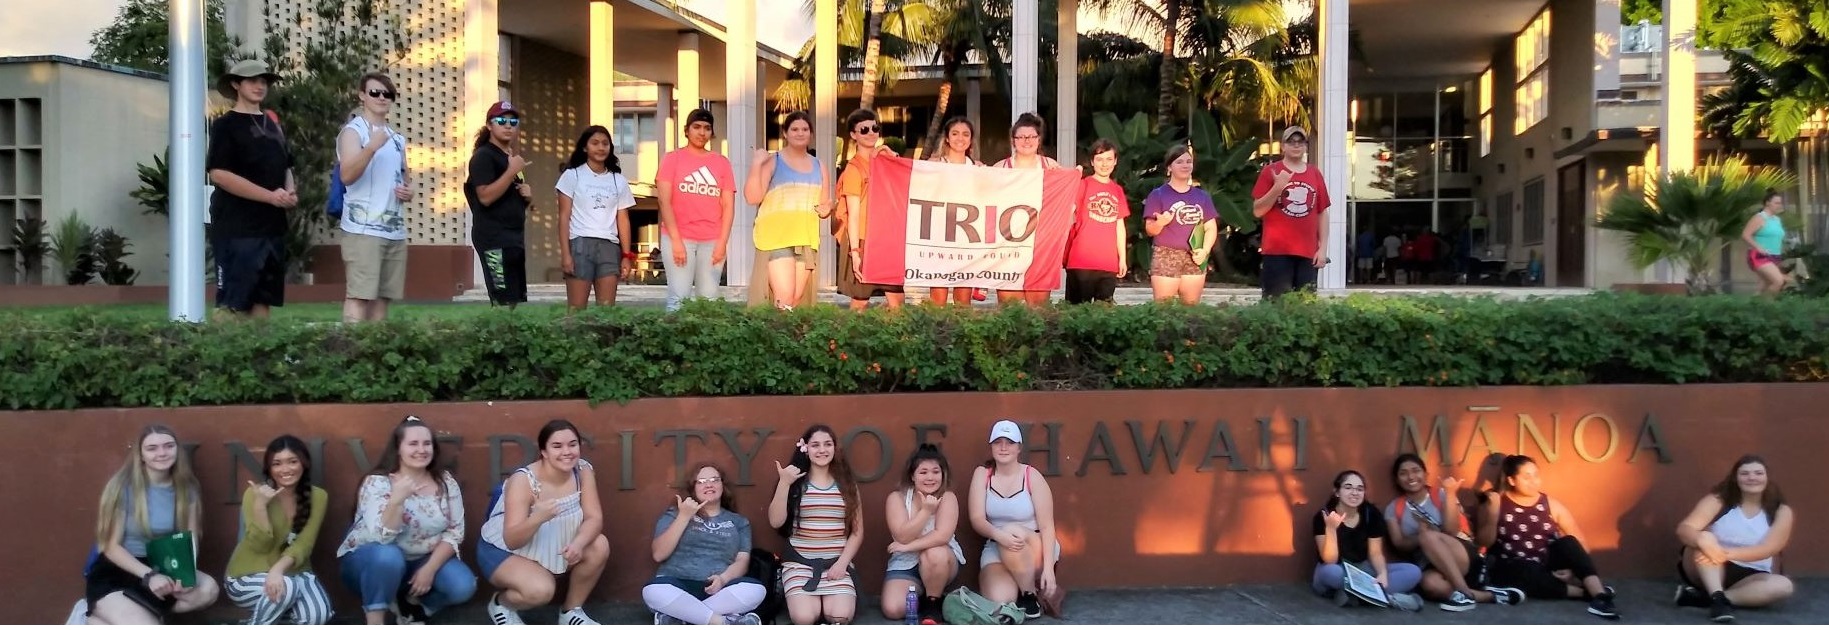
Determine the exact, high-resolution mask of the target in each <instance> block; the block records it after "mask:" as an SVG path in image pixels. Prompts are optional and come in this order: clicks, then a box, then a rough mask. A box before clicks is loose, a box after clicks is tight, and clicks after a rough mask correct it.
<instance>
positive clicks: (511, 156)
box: [464, 101, 533, 308]
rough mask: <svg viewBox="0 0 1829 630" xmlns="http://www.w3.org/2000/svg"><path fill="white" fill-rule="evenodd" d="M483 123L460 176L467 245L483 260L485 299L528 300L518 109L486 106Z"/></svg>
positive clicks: (527, 199)
mask: <svg viewBox="0 0 1829 630" xmlns="http://www.w3.org/2000/svg"><path fill="white" fill-rule="evenodd" d="M484 119H485V121H486V123H485V124H484V125H483V128H482V129H481V130H480V131H477V132H476V152H475V153H473V154H471V156H470V175H469V177H468V178H467V179H465V180H464V200H465V201H467V202H469V204H470V214H471V222H472V225H471V228H470V243H471V245H472V246H474V247H475V248H476V255H477V257H479V258H481V259H482V261H483V284H484V285H485V286H487V287H488V290H489V303H490V304H492V305H495V306H507V307H509V308H514V307H515V306H517V305H519V304H521V303H522V302H526V301H527V213H528V212H529V211H531V210H532V209H533V188H532V187H530V186H528V185H527V182H526V180H525V179H523V178H522V177H521V171H524V170H526V169H527V158H525V157H522V156H521V149H520V138H521V112H520V110H517V109H515V108H514V104H513V103H510V102H508V101H501V102H499V103H496V104H494V105H491V106H489V113H488V114H487V115H486V116H485V117H484Z"/></svg>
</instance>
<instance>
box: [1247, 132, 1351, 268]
mask: <svg viewBox="0 0 1829 630" xmlns="http://www.w3.org/2000/svg"><path fill="white" fill-rule="evenodd" d="M1282 139H1283V141H1282V148H1283V159H1282V160H1279V161H1276V162H1272V163H1270V164H1268V165H1265V166H1264V170H1262V171H1259V172H1258V175H1257V185H1255V186H1253V187H1252V188H1251V199H1252V201H1251V213H1252V214H1253V215H1256V216H1257V218H1258V219H1259V220H1261V221H1263V222H1264V242H1263V246H1262V252H1263V254H1264V269H1263V277H1262V284H1263V293H1264V297H1265V298H1274V297H1277V296H1279V295H1282V294H1284V293H1288V292H1290V291H1292V290H1298V291H1299V290H1302V289H1312V288H1313V287H1314V286H1315V278H1316V277H1317V275H1318V273H1319V271H1320V270H1321V268H1322V267H1326V266H1327V262H1328V260H1327V220H1326V218H1325V217H1323V216H1322V213H1325V212H1327V208H1328V206H1330V205H1332V204H1333V198H1332V197H1330V196H1329V195H1328V194H1327V182H1325V181H1323V180H1322V179H1321V170H1320V169H1317V168H1315V167H1314V166H1313V165H1311V164H1309V163H1308V161H1307V159H1308V132H1307V131H1304V130H1303V129H1302V128H1301V127H1297V126H1290V127H1289V128H1287V129H1284V130H1283V135H1282Z"/></svg>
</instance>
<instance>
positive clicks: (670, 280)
mask: <svg viewBox="0 0 1829 630" xmlns="http://www.w3.org/2000/svg"><path fill="white" fill-rule="evenodd" d="M717 246H718V244H717V242H715V241H686V264H684V265H681V264H678V263H676V262H674V260H673V241H672V240H670V239H669V237H666V236H662V237H660V259H661V265H662V266H664V267H665V268H666V269H667V310H668V311H677V310H679V308H680V303H682V302H685V301H686V298H689V297H694V296H696V297H702V298H705V299H707V300H715V299H717V298H718V282H719V281H720V279H721V278H722V276H723V275H724V264H723V263H718V264H715V265H714V264H711V250H713V249H715V248H717ZM725 257H726V258H728V257H729V253H728V252H726V254H725Z"/></svg>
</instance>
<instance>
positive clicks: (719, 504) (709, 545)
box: [641, 463, 768, 626]
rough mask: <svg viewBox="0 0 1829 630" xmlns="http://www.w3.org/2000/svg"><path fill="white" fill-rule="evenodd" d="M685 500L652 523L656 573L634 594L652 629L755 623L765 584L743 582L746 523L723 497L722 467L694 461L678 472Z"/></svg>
mask: <svg viewBox="0 0 1829 630" xmlns="http://www.w3.org/2000/svg"><path fill="white" fill-rule="evenodd" d="M685 473H686V478H685V479H682V480H680V485H679V487H680V488H681V489H682V490H684V491H685V493H686V498H684V499H680V498H679V497H677V496H676V497H674V498H675V499H678V500H679V505H676V506H672V507H668V508H667V511H666V512H663V513H661V515H660V520H658V521H655V523H654V561H655V562H658V563H660V568H659V569H658V570H656V571H655V572H654V579H652V580H649V581H648V585H647V586H644V587H642V589H641V600H642V602H644V603H646V604H647V605H648V609H649V610H652V611H654V623H655V624H657V625H667V624H677V623H686V624H691V625H695V626H706V625H711V626H718V625H745V626H754V625H760V624H761V623H762V619H761V618H760V617H758V616H756V613H754V612H751V611H754V610H755V609H756V606H759V605H761V604H762V600H763V599H766V598H767V597H768V587H767V586H766V585H764V584H763V583H762V582H759V581H757V580H756V578H752V577H749V550H750V549H752V548H754V547H753V545H754V544H755V543H754V542H753V540H752V531H753V530H751V528H750V525H749V519H747V518H744V517H743V515H742V514H738V513H737V505H736V501H735V500H734V499H732V498H731V496H730V495H729V494H727V493H725V492H724V469H723V468H722V467H720V466H718V465H717V464H712V463H702V464H699V465H697V466H693V467H692V468H688V469H686V470H685Z"/></svg>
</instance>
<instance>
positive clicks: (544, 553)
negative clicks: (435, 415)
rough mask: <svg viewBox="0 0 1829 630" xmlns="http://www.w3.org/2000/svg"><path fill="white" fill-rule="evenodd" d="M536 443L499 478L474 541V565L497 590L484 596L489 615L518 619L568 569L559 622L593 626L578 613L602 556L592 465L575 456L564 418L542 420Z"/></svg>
mask: <svg viewBox="0 0 1829 630" xmlns="http://www.w3.org/2000/svg"><path fill="white" fill-rule="evenodd" d="M539 445H540V452H539V457H540V458H539V459H538V460H536V461H534V463H532V464H528V465H526V466H523V467H521V468H520V469H518V470H516V471H514V472H513V473H510V474H509V475H508V479H506V480H504V481H503V482H502V494H501V497H500V498H499V499H497V500H496V501H495V504H494V506H492V509H491V510H490V511H489V517H488V519H487V520H485V521H483V527H482V532H481V533H480V537H481V538H482V540H480V541H478V542H477V545H476V564H477V568H478V569H481V570H482V571H481V573H482V576H483V579H486V580H489V584H490V585H492V586H494V587H496V589H498V590H497V591H496V593H495V596H494V597H491V598H489V605H488V607H487V608H488V611H489V619H490V620H491V621H494V622H495V625H498V626H509V625H512V626H519V625H523V622H522V621H521V615H520V613H519V612H518V611H521V610H527V609H529V608H533V607H536V606H544V605H546V603H547V602H550V601H552V598H553V592H554V590H556V587H557V586H558V576H560V575H568V576H570V580H568V583H567V585H566V589H565V605H563V606H561V607H560V610H563V611H565V612H563V613H560V614H559V624H560V625H566V626H595V625H599V624H598V623H597V620H595V619H591V617H590V615H587V614H585V613H584V600H585V598H588V597H590V595H591V589H593V588H596V586H597V579H598V578H599V577H602V576H603V567H604V564H605V563H606V562H608V561H609V558H610V542H609V540H608V539H605V538H604V537H603V507H602V504H601V503H600V499H599V498H598V496H597V475H596V471H595V470H593V469H592V468H591V463H590V462H587V461H585V460H584V458H582V457H580V455H581V453H582V450H581V446H580V438H579V433H578V428H577V427H575V426H572V423H570V422H567V421H565V420H553V421H551V422H547V423H546V426H544V427H541V428H540V435H539Z"/></svg>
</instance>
